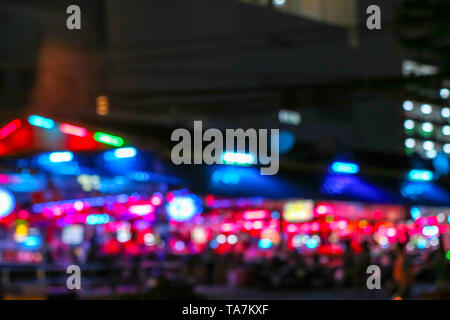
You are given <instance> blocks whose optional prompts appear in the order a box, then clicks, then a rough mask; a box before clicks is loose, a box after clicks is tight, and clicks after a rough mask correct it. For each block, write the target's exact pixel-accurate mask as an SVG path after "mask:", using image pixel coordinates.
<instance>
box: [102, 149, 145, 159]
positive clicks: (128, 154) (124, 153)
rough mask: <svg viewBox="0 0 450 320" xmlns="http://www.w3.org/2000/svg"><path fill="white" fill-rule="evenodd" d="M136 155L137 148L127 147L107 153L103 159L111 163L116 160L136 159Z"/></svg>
mask: <svg viewBox="0 0 450 320" xmlns="http://www.w3.org/2000/svg"><path fill="white" fill-rule="evenodd" d="M136 154H137V150H136V148H133V147H127V148H118V149H115V150H111V151H107V152H105V154H104V156H103V157H104V158H105V160H107V161H111V160H116V159H125V158H134V157H136Z"/></svg>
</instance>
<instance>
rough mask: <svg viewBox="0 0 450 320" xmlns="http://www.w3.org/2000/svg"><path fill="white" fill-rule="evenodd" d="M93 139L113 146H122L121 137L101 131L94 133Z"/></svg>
mask: <svg viewBox="0 0 450 320" xmlns="http://www.w3.org/2000/svg"><path fill="white" fill-rule="evenodd" d="M94 140H95V141H97V142H101V143H104V144H109V145H110V146H114V147H121V146H123V139H122V138H121V137H117V136H113V135H110V134H107V133H103V132H96V133H94Z"/></svg>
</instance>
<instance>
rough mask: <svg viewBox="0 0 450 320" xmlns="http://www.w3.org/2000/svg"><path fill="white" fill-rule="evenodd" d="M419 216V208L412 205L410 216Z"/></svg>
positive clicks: (416, 217)
mask: <svg viewBox="0 0 450 320" xmlns="http://www.w3.org/2000/svg"><path fill="white" fill-rule="evenodd" d="M420 216H421V212H420V209H419V208H417V207H412V208H411V218H413V219H414V220H417V219H419V218H420Z"/></svg>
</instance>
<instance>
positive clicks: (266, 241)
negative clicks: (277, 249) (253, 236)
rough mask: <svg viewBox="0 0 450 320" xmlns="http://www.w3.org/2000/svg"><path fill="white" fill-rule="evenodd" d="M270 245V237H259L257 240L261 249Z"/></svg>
mask: <svg viewBox="0 0 450 320" xmlns="http://www.w3.org/2000/svg"><path fill="white" fill-rule="evenodd" d="M271 246H272V241H270V239H261V240H259V241H258V247H260V248H261V249H269V248H270V247H271Z"/></svg>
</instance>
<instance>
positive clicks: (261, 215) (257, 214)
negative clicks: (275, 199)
mask: <svg viewBox="0 0 450 320" xmlns="http://www.w3.org/2000/svg"><path fill="white" fill-rule="evenodd" d="M268 216H269V213H268V212H267V211H266V210H247V211H244V213H243V218H244V219H245V220H259V219H267V218H268Z"/></svg>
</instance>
